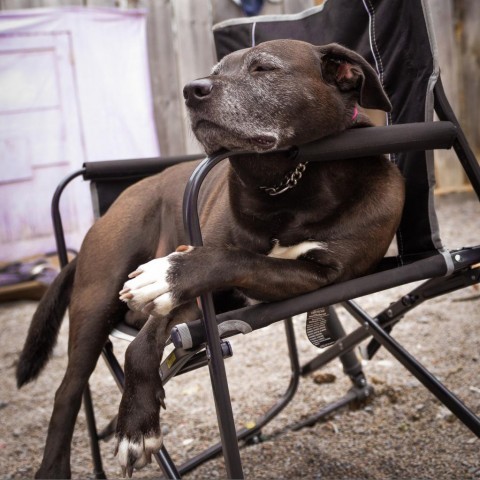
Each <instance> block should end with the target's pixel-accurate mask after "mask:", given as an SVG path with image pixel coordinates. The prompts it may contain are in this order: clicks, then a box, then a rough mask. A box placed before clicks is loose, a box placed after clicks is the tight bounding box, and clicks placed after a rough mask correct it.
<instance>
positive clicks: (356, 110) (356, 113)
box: [352, 105, 358, 123]
mask: <svg viewBox="0 0 480 480" xmlns="http://www.w3.org/2000/svg"><path fill="white" fill-rule="evenodd" d="M357 117H358V108H357V106H356V105H355V107H354V109H353V115H352V121H353V123H355V122H356V121H357Z"/></svg>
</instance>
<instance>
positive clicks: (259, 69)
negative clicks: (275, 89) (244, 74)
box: [250, 64, 276, 73]
mask: <svg viewBox="0 0 480 480" xmlns="http://www.w3.org/2000/svg"><path fill="white" fill-rule="evenodd" d="M273 70H276V67H274V66H273V65H260V64H256V65H252V66H251V67H250V73H263V72H272V71H273Z"/></svg>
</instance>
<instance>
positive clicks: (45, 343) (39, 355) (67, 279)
mask: <svg viewBox="0 0 480 480" xmlns="http://www.w3.org/2000/svg"><path fill="white" fill-rule="evenodd" d="M76 263H77V262H76V258H75V259H73V260H72V261H71V262H70V263H69V264H68V265H67V266H66V267H64V268H63V269H62V271H61V272H60V273H59V274H58V276H57V277H56V278H55V280H54V281H53V283H52V284H51V285H50V287H49V288H48V290H47V291H46V293H45V294H44V295H43V297H42V299H41V300H40V303H39V304H38V307H37V311H36V312H35V314H34V315H33V319H32V323H31V324H30V328H29V330H28V335H27V339H26V340H25V345H24V346H23V350H22V353H21V354H20V359H19V361H18V365H17V386H18V388H20V387H21V386H23V385H25V384H26V383H28V382H31V381H32V380H34V379H35V378H36V377H37V376H38V374H39V373H40V372H41V371H42V369H43V367H44V366H45V365H46V364H47V362H48V360H49V358H50V355H51V353H52V351H53V347H54V346H55V344H56V342H57V336H58V332H59V330H60V326H61V324H62V320H63V317H64V316H65V312H66V310H67V307H68V304H69V303H70V294H71V291H72V285H73V277H74V276H75V268H76Z"/></svg>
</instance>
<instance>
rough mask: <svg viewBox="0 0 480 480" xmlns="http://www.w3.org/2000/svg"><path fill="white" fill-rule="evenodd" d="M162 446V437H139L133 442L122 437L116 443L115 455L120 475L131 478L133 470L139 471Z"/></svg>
mask: <svg viewBox="0 0 480 480" xmlns="http://www.w3.org/2000/svg"><path fill="white" fill-rule="evenodd" d="M162 444H163V438H162V435H161V434H160V435H149V436H145V437H143V436H142V437H141V439H140V441H138V442H135V441H133V440H131V439H130V440H129V439H128V438H126V437H123V438H122V439H121V440H119V441H118V444H117V454H118V461H119V462H120V467H121V468H122V474H123V476H124V477H125V475H127V476H128V477H131V476H132V473H133V469H134V468H135V469H137V470H139V469H140V468H143V467H144V466H145V465H146V464H147V463H150V462H151V461H152V454H153V453H156V452H158V450H160V448H161V447H162Z"/></svg>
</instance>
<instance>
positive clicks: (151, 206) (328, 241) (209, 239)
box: [17, 40, 404, 478]
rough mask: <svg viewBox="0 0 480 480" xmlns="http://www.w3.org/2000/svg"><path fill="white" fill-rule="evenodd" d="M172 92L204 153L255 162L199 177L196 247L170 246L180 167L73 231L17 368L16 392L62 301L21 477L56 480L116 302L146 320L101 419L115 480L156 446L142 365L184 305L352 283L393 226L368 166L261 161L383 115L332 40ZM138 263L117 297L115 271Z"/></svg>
mask: <svg viewBox="0 0 480 480" xmlns="http://www.w3.org/2000/svg"><path fill="white" fill-rule="evenodd" d="M184 96H185V99H186V104H187V107H188V109H189V113H190V116H191V122H192V128H193V131H194V133H195V135H196V136H197V138H198V139H199V141H200V142H201V143H202V145H203V146H204V147H205V150H206V151H207V153H209V154H210V153H212V152H214V151H216V150H218V149H220V148H227V149H235V150H238V149H241V150H253V151H256V152H271V153H267V154H265V153H263V154H262V155H257V154H251V155H243V156H240V157H235V158H234V159H231V161H230V162H224V163H222V164H220V165H219V166H218V167H216V168H215V169H214V170H213V171H212V173H211V174H210V175H209V176H208V177H207V180H206V182H205V184H204V186H203V188H202V191H201V196H200V211H201V224H202V231H203V236H204V243H205V246H204V247H201V248H192V247H188V246H182V247H180V248H178V249H177V247H178V246H179V245H182V244H184V243H185V234H184V232H183V225H182V215H181V208H182V195H183V186H184V185H185V183H186V182H187V180H188V178H189V176H190V174H191V173H192V171H193V169H194V167H195V166H196V164H183V165H179V166H176V167H173V168H170V169H168V170H166V171H165V172H163V173H162V174H160V175H158V176H154V177H151V178H148V179H146V180H144V181H142V182H140V183H138V184H136V185H134V186H133V187H131V188H130V189H128V190H127V191H126V192H124V193H123V194H122V195H121V196H120V197H119V199H118V200H117V201H116V202H115V204H114V205H112V207H111V208H110V210H109V211H108V213H107V214H106V215H105V216H104V217H103V218H101V219H100V220H99V221H98V222H97V223H96V224H95V225H94V226H93V227H92V229H91V230H90V231H89V233H88V234H87V236H86V238H85V241H84V244H83V246H82V249H81V251H80V253H79V255H78V257H77V259H76V261H74V262H72V263H71V264H70V265H68V266H67V267H66V268H65V269H64V270H63V271H62V273H61V274H60V275H59V277H58V278H57V279H56V281H55V282H54V283H53V285H52V286H51V288H50V290H49V291H48V292H47V294H46V296H45V297H44V299H43V300H42V301H41V303H40V305H39V307H38V310H37V312H36V314H35V316H34V318H33V321H32V325H31V327H30V331H29V334H28V338H27V341H26V344H25V347H24V350H23V352H22V355H21V358H20V362H19V365H18V371H17V379H18V384H19V386H21V385H23V384H24V383H26V382H28V381H30V380H32V379H33V378H35V376H36V375H37V374H38V373H39V371H40V370H41V368H42V367H43V366H44V364H45V363H46V361H47V359H48V355H49V354H50V352H51V350H52V348H53V345H54V343H55V339H56V335H57V333H58V329H59V325H60V322H61V319H62V317H63V315H64V312H65V310H66V308H67V305H68V304H70V339H69V362H68V367H67V371H66V374H65V377H64V380H63V382H62V384H61V386H60V388H59V389H58V391H57V395H56V398H55V406H54V411H53V414H52V419H51V422H50V427H49V431H48V438H47V443H46V447H45V454H44V458H43V462H42V464H41V466H40V469H39V470H38V472H37V477H40V478H66V477H68V476H69V475H70V465H69V463H70V442H71V437H72V432H73V428H74V424H75V419H76V416H77V413H78V410H79V408H80V403H81V396H82V392H83V390H84V388H85V385H86V383H87V381H88V378H89V376H90V374H91V373H92V371H93V369H94V367H95V364H96V362H97V359H98V357H99V355H100V353H101V350H102V347H103V345H104V343H105V341H106V340H107V338H108V334H109V332H110V330H111V329H112V327H113V326H114V325H115V324H116V323H117V322H118V321H120V320H121V319H122V318H123V317H124V315H125V313H126V310H127V305H126V304H125V303H124V302H128V306H130V307H131V308H132V309H133V310H139V311H142V312H143V313H144V314H145V318H147V317H148V320H147V321H146V323H145V325H144V326H143V328H142V329H141V331H140V333H139V335H138V336H137V338H136V339H135V340H134V341H133V342H132V344H131V345H130V346H129V348H128V350H127V355H126V360H125V374H126V385H125V392H124V394H123V397H122V401H121V405H120V410H119V418H118V426H117V439H118V445H117V447H118V455H119V459H120V463H121V465H122V467H123V469H124V472H126V473H128V474H129V475H131V473H132V470H133V468H140V467H142V466H143V465H144V464H145V463H146V462H148V461H149V459H150V456H151V453H152V452H154V451H156V450H157V449H158V448H159V447H160V445H161V435H160V424H159V411H160V404H161V403H162V402H163V396H164V394H163V388H162V385H161V381H160V378H159V375H158V366H159V363H160V360H161V357H162V353H163V349H164V344H165V341H166V339H167V336H168V334H169V331H170V329H171V328H172V326H173V325H175V324H176V323H178V322H184V321H188V320H192V319H195V318H198V315H199V312H198V310H197V307H196V304H195V301H194V300H195V297H196V296H198V295H200V294H202V293H203V292H206V291H214V292H219V293H218V295H217V299H219V300H221V304H222V306H225V305H227V306H228V305H233V304H234V302H236V303H235V306H238V301H239V298H241V299H243V300H242V301H246V300H247V299H248V298H251V299H255V300H259V301H275V300H281V299H285V298H288V297H292V296H295V295H298V294H301V293H306V292H309V291H312V290H315V289H318V288H320V287H322V286H324V285H327V284H330V283H333V282H340V281H343V280H346V279H349V278H352V277H356V276H359V275H363V274H365V273H366V272H369V271H371V270H372V269H373V268H374V267H375V265H376V264H377V263H378V262H379V260H380V259H381V258H382V257H383V255H384V254H385V252H386V250H387V248H388V246H389V244H390V242H391V240H392V238H393V236H394V234H395V231H396V228H397V226H398V224H399V221H400V216H401V212H402V207H403V194H404V192H403V189H404V187H403V180H402V178H401V175H400V173H399V172H398V170H397V169H396V167H395V166H394V165H392V164H391V163H390V162H389V161H388V160H387V159H385V158H384V157H374V158H361V159H354V160H343V161H337V162H326V163H325V162H322V163H313V162H312V163H310V164H308V165H307V166H305V165H298V163H297V162H296V161H295V159H294V158H291V156H290V155H289V154H287V153H278V152H274V150H275V149H278V148H280V147H286V146H292V145H298V144H302V143H305V142H309V141H313V140H316V139H318V138H321V137H324V136H326V135H331V134H334V133H338V132H341V131H343V130H345V129H347V128H352V127H353V128H359V127H364V126H368V125H370V123H369V121H368V119H367V118H366V117H365V116H363V115H358V113H357V107H356V105H357V103H358V104H360V105H362V106H364V107H367V108H379V109H383V110H388V109H389V108H390V104H389V101H388V99H387V98H386V96H385V94H384V92H383V90H382V87H381V85H380V83H379V81H378V79H377V76H376V74H375V72H374V71H373V70H372V68H371V67H370V66H369V65H368V63H367V62H365V60H364V59H363V58H361V57H360V56H359V55H357V54H356V53H354V52H352V51H350V50H347V49H345V48H343V47H341V46H339V45H335V44H332V45H327V46H323V47H315V46H313V45H310V44H307V43H304V42H298V41H293V40H284V41H272V42H266V43H263V44H260V45H259V46H257V47H255V48H252V49H247V50H242V51H239V52H236V53H233V54H231V55H229V56H227V57H225V58H224V59H223V60H222V61H221V62H220V63H219V64H218V65H217V66H216V67H215V68H214V70H213V73H212V75H210V76H209V77H206V78H203V79H200V80H196V81H194V82H192V83H190V84H188V85H187V86H186V87H185V90H184ZM302 174H303V176H302ZM299 177H301V178H299ZM289 179H297V183H296V184H295V182H294V181H293V180H289ZM280 192H282V193H280ZM176 249H177V251H175V250H176ZM172 252H173V253H172ZM152 259H155V260H152ZM150 260H152V261H150ZM148 261H150V262H148ZM143 262H148V263H146V264H144V265H142V266H141V267H139V268H137V270H136V271H135V272H134V274H132V275H131V277H132V278H131V280H129V281H128V282H127V283H126V284H125V286H124V287H123V289H122V291H121V300H123V302H121V301H119V300H118V293H117V292H118V291H119V290H120V289H121V288H122V284H123V282H124V280H125V278H126V276H127V274H128V272H130V271H132V270H133V269H135V268H136V266H137V265H139V264H141V263H143Z"/></svg>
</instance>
